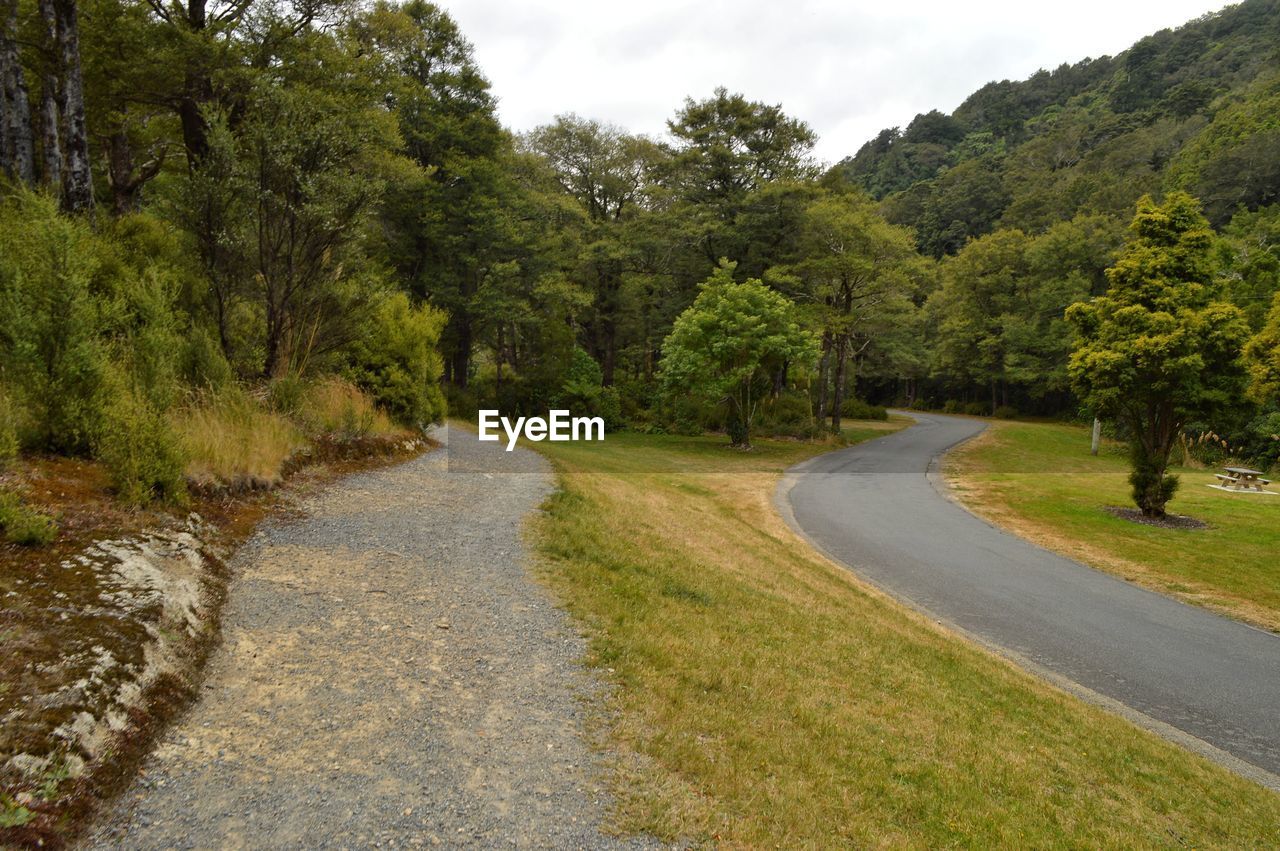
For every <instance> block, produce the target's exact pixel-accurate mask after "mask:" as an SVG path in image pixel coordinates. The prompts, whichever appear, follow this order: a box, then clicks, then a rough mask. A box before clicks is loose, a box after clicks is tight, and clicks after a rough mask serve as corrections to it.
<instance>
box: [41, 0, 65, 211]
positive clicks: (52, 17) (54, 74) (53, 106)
mask: <svg viewBox="0 0 1280 851" xmlns="http://www.w3.org/2000/svg"><path fill="white" fill-rule="evenodd" d="M40 17H41V18H42V19H43V20H44V25H45V31H46V33H45V34H46V38H47V39H48V46H49V51H50V53H51V54H52V55H53V57H55V58H54V59H52V60H50V62H49V68H48V70H47V71H45V73H44V77H43V78H42V79H41V81H40V156H41V161H42V163H43V166H44V167H43V169H42V171H41V175H40V178H41V181H42V182H43V183H44V185H45V186H48V187H50V188H51V189H58V190H61V188H62V143H61V141H60V140H59V138H58V136H59V134H58V115H59V113H61V112H62V108H61V98H60V96H59V92H58V72H59V71H60V66H61V65H62V55H61V52H60V51H59V50H58V13H57V10H55V9H54V7H53V0H40Z"/></svg>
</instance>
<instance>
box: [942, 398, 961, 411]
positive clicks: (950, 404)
mask: <svg viewBox="0 0 1280 851" xmlns="http://www.w3.org/2000/svg"><path fill="white" fill-rule="evenodd" d="M963 411H964V402H961V401H960V400H959V399H948V400H947V401H945V402H943V403H942V413H944V414H959V413H961V412H963Z"/></svg>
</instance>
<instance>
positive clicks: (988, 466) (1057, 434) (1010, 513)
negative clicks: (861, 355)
mask: <svg viewBox="0 0 1280 851" xmlns="http://www.w3.org/2000/svg"><path fill="white" fill-rule="evenodd" d="M1128 471H1129V466H1128V460H1127V458H1126V456H1125V454H1124V453H1123V450H1122V447H1119V446H1117V445H1111V444H1109V445H1106V446H1105V447H1104V450H1103V451H1102V452H1100V453H1099V454H1098V456H1097V457H1094V456H1092V455H1090V454H1089V432H1088V429H1085V428H1080V427H1077V426H1070V425H1061V424H1049V423H1001V422H997V423H992V424H991V427H990V428H989V429H988V430H987V431H986V432H985V433H984V434H982V435H981V436H979V437H978V438H976V439H975V440H973V441H971V442H970V443H968V444H966V445H964V446H961V447H960V448H958V449H957V450H956V451H955V452H953V453H952V454H951V455H950V456H949V457H948V460H947V465H946V473H947V478H948V480H949V481H950V482H951V484H952V487H953V488H954V489H955V492H956V494H957V496H958V497H959V498H960V499H961V501H962V502H963V503H964V504H965V506H966V507H968V508H970V509H971V510H973V511H974V512H976V513H977V514H979V515H980V516H982V517H984V518H986V519H987V520H989V521H991V522H993V523H995V524H997V525H999V526H1002V527H1004V528H1006V529H1008V530H1009V531H1011V532H1014V533H1015V534H1017V535H1020V536H1021V537H1024V538H1027V539H1028V540H1031V541H1034V542H1035V543H1037V544H1040V545H1041V546H1044V547H1046V548H1048V549H1051V550H1054V551H1056V552H1059V553H1062V554H1063V555H1067V556H1070V557H1071V558H1074V559H1077V560H1079V561H1082V562H1084V563H1086V564H1089V565H1092V566H1093V567H1097V568H1099V569H1101V570H1106V571H1109V572H1111V573H1114V574H1116V575H1118V576H1121V577H1123V578H1125V579H1128V580H1130V581H1133V582H1136V583H1138V584H1140V585H1143V586H1145V587H1148V588H1151V589H1152V590H1155V591H1160V592H1162V593H1166V594H1170V595H1173V596H1176V597H1178V598H1179V599H1182V600H1184V601H1186V602H1189V603H1194V604H1196V605H1202V606H1206V607H1208V608H1211V609H1214V610H1216V611H1219V612H1222V613H1224V614H1227V615H1230V616H1232V617H1235V618H1238V619H1240V620H1243V621H1246V622H1248V623H1251V624H1254V625H1255V626H1260V627H1262V628H1264V629H1270V630H1272V631H1276V632H1280V561H1278V560H1277V559H1276V553H1277V552H1280V496H1259V495H1253V494H1230V493H1224V492H1222V491H1218V490H1214V489H1212V488H1209V487H1207V485H1210V484H1212V483H1213V482H1214V481H1215V480H1214V478H1213V474H1214V472H1217V471H1215V470H1193V469H1186V468H1183V469H1177V470H1175V471H1174V472H1176V473H1177V474H1178V475H1179V476H1181V478H1182V487H1181V489H1180V490H1179V491H1178V494H1177V496H1175V497H1174V500H1173V502H1171V503H1170V504H1169V511H1170V513H1176V514H1184V515H1188V516H1190V517H1194V518H1196V519H1199V520H1202V521H1204V522H1205V523H1207V524H1208V528H1206V529H1167V528H1159V527H1153V526H1145V525H1140V524H1137V523H1133V522H1131V521H1128V520H1124V519H1122V518H1119V517H1115V516H1113V515H1111V514H1109V513H1108V512H1107V511H1106V510H1105V506H1109V505H1110V506H1126V505H1132V502H1131V501H1130V497H1129V484H1128V480H1127V476H1128Z"/></svg>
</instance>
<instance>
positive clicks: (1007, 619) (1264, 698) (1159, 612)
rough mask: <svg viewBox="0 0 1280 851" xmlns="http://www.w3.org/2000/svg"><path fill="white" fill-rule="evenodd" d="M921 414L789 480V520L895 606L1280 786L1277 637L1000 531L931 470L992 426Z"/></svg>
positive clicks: (797, 470) (785, 494)
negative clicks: (949, 493) (951, 494)
mask: <svg viewBox="0 0 1280 851" xmlns="http://www.w3.org/2000/svg"><path fill="white" fill-rule="evenodd" d="M912 416H913V417H915V418H916V420H917V421H918V422H917V424H916V425H914V426H912V427H911V428H908V429H905V430H903V431H900V432H896V433H894V434H892V435H889V436H887V437H884V438H881V439H879V440H873V441H870V442H868V443H864V444H861V445H858V446H854V447H850V448H849V449H844V450H841V451H839V452H832V453H830V454H827V455H822V456H819V457H817V458H813V459H810V460H809V461H806V462H805V463H803V464H800V465H797V466H796V467H794V468H792V469H791V470H790V471H788V475H787V476H786V477H785V478H784V480H783V482H782V485H781V486H780V488H779V494H778V504H779V508H780V509H781V510H782V512H783V514H784V515H788V514H789V515H790V516H789V517H788V520H789V521H790V522H791V523H792V524H793V526H795V527H796V528H797V530H798V531H799V532H801V533H802V534H803V535H804V536H805V537H807V538H808V539H809V540H810V541H811V542H812V543H813V544H815V545H816V546H817V547H818V548H819V549H821V550H823V551H825V552H826V553H827V554H828V555H829V556H830V557H832V558H833V559H835V560H837V561H840V562H842V563H843V564H845V565H847V566H848V567H849V568H850V569H852V570H853V571H854V572H855V573H857V574H858V575H859V576H862V577H863V578H865V579H868V580H870V581H871V582H872V583H874V584H876V585H878V586H879V587H881V588H882V589H884V590H886V591H888V592H889V593H890V594H891V595H893V596H895V597H897V598H898V599H900V600H903V601H904V602H906V603H908V604H910V605H913V606H914V607H916V608H918V609H920V610H922V611H924V612H925V613H927V614H929V615H931V616H933V617H935V618H937V619H939V620H941V621H943V622H944V623H948V624H950V625H952V626H955V627H959V628H960V629H961V630H962V631H964V632H967V633H968V634H969V635H971V636H972V637H974V638H976V639H978V640H979V641H981V642H983V643H985V644H987V645H989V646H992V647H993V648H996V649H998V650H1003V651H1005V652H1006V653H1007V654H1008V655H1010V656H1012V657H1013V658H1015V660H1017V661H1019V662H1021V663H1022V664H1024V665H1025V666H1027V667H1029V668H1031V669H1032V670H1034V671H1036V672H1037V673H1040V674H1042V675H1045V676H1048V677H1049V678H1050V679H1052V680H1054V681H1056V682H1058V683H1059V684H1061V685H1065V686H1067V687H1068V688H1069V689H1070V690H1074V691H1076V692H1077V693H1082V694H1084V695H1085V696H1087V697H1091V698H1094V699H1096V700H1097V701H1098V702H1101V703H1103V704H1104V705H1110V706H1112V708H1115V709H1117V710H1119V711H1121V712H1122V714H1126V715H1128V716H1129V717H1131V718H1133V719H1135V720H1137V721H1139V723H1144V724H1145V725H1146V726H1148V727H1151V728H1153V729H1156V730H1158V731H1160V732H1163V733H1165V734H1166V735H1168V736H1170V737H1172V738H1174V739H1177V740H1179V741H1182V742H1183V743H1184V744H1187V745H1189V746H1191V747H1192V748H1193V749H1198V750H1200V751H1201V752H1204V753H1206V754H1208V755H1210V756H1213V757H1216V758H1218V760H1219V761H1221V762H1225V763H1226V764H1228V765H1231V766H1233V767H1234V768H1236V769H1237V770H1238V771H1240V772H1241V773H1244V774H1246V775H1249V776H1252V777H1254V779H1257V780H1259V781H1260V782H1262V783H1264V784H1265V785H1269V786H1272V787H1273V788H1276V784H1277V780H1278V778H1277V776H1276V775H1280V636H1276V635H1273V634H1271V633H1268V632H1264V631H1262V630H1259V629H1254V628H1253V627H1249V626H1245V625H1243V624H1240V623H1237V622H1235V621H1232V620H1230V619H1228V618H1223V617H1220V616H1218V615H1215V614H1212V613H1211V612H1208V611H1206V610H1204V609H1199V608H1196V607H1194V606H1189V605H1186V604H1184V603H1179V602H1177V601H1176V600H1173V599H1172V598H1169V597H1165V596H1162V595H1160V594H1156V593H1153V592H1151V591H1146V590H1144V589H1142V588H1139V587H1137V586H1135V585H1131V584H1129V583H1127V582H1125V581H1123V580H1121V579H1117V578H1116V577H1113V576H1110V575H1108V574H1106V573H1103V572H1101V571H1098V570H1094V569H1093V568H1089V567H1085V566H1084V565H1081V564H1079V563H1077V562H1074V561H1071V560H1070V559H1067V558H1063V557H1062V556H1058V555H1055V554H1053V553H1050V552H1048V551H1046V550H1043V549H1041V548H1039V547H1037V546H1034V545H1033V544H1029V543H1027V542H1026V541H1023V540H1021V539H1019V538H1017V537H1014V536H1013V535H1010V534H1007V533H1005V532H1002V531H1000V530H998V529H995V528H993V527H992V526H990V525H989V524H987V523H986V522H984V521H982V520H980V519H978V518H977V517H975V516H973V515H972V514H970V513H968V512H967V511H965V510H964V509H963V508H961V507H960V506H958V505H957V504H956V503H954V502H953V501H951V500H950V499H948V498H946V497H945V496H943V495H942V494H941V493H939V491H938V489H937V488H936V487H935V485H934V483H933V482H932V481H931V478H930V473H929V471H930V469H931V467H932V466H934V462H935V461H936V459H937V458H938V457H939V456H940V455H941V454H942V453H943V452H945V451H946V450H947V449H949V448H951V447H953V446H955V445H956V444H957V443H960V442H962V441H964V440H966V439H968V438H970V437H972V436H974V435H975V434H977V433H978V432H980V431H981V430H982V428H983V424H982V423H981V422H978V421H975V420H968V419H961V418H958V417H943V416H936V415H932V414H928V415H927V414H915V413H913V414H912ZM1073 684H1074V685H1076V686H1083V687H1084V688H1083V689H1079V688H1072V686H1073ZM1098 695H1100V696H1101V697H1098ZM1131 710H1136V713H1135V712H1133V711H1131ZM1151 719H1154V722H1153V721H1152V720H1151ZM1166 725H1167V726H1166ZM1170 728H1172V729H1170ZM1206 742H1207V743H1208V744H1209V745H1210V746H1212V747H1207V748H1206V747H1204V746H1203V743H1206ZM1222 752H1225V754H1224V753H1222ZM1233 758H1234V759H1233ZM1241 761H1242V762H1243V763H1245V765H1241V764H1240V763H1241ZM1259 768H1260V769H1262V771H1261V772H1257V771H1255V770H1253V769H1259Z"/></svg>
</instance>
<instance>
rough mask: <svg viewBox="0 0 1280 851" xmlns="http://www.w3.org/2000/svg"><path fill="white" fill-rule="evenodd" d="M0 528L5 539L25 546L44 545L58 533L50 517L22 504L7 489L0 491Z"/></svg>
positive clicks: (50, 541)
mask: <svg viewBox="0 0 1280 851" xmlns="http://www.w3.org/2000/svg"><path fill="white" fill-rule="evenodd" d="M0 529H3V530H4V536H5V539H6V540H8V541H9V542H11V543H14V544H21V545H22V546H26V547H35V546H44V545H45V544H49V543H52V542H53V539H54V538H56V537H57V535H58V526H57V524H56V523H54V522H53V518H52V517H49V516H48V515H47V514H41V513H40V512H39V511H35V510H34V509H31V508H29V507H27V506H25V505H23V504H22V500H20V499H18V496H17V494H14V493H9V492H8V491H0Z"/></svg>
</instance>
